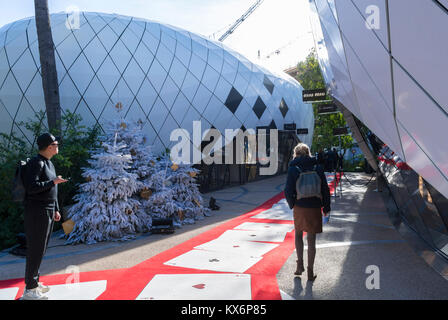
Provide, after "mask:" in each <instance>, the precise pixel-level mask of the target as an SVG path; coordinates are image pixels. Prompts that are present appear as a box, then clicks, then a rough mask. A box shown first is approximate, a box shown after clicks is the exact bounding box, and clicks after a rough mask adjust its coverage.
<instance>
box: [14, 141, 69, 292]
mask: <svg viewBox="0 0 448 320" xmlns="http://www.w3.org/2000/svg"><path fill="white" fill-rule="evenodd" d="M37 145H38V147H39V153H38V154H37V155H36V156H35V157H34V158H32V159H31V160H30V161H29V162H28V164H27V165H26V170H25V179H24V180H25V187H26V197H25V219H24V222H25V235H26V243H27V254H26V266H25V284H26V288H25V291H24V293H23V296H22V299H23V300H45V299H48V297H47V296H46V295H45V293H47V292H48V291H49V287H48V286H45V285H43V284H42V283H41V282H39V268H40V265H41V262H42V258H43V256H44V255H45V251H46V249H47V247H48V242H49V240H50V235H51V232H52V229H53V224H54V221H59V220H60V219H61V215H60V213H59V205H58V187H57V185H58V184H59V183H63V182H66V181H67V180H65V179H62V178H61V176H56V172H55V169H54V166H53V163H52V162H51V160H50V159H51V158H52V157H53V156H54V155H56V154H58V152H59V149H58V147H59V144H58V141H57V140H56V138H55V137H54V136H53V135H52V134H49V133H45V134H42V135H41V136H39V137H38V138H37Z"/></svg>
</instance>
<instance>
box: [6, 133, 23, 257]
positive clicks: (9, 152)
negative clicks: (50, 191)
mask: <svg viewBox="0 0 448 320" xmlns="http://www.w3.org/2000/svg"><path fill="white" fill-rule="evenodd" d="M30 155H31V148H30V147H29V144H27V143H26V142H25V141H23V140H22V139H19V138H18V137H16V136H15V135H11V136H9V135H6V134H4V133H0V249H2V248H7V247H10V246H12V245H14V243H15V241H16V234H17V233H19V232H23V205H22V204H21V203H16V202H13V201H12V195H11V186H12V182H13V178H14V174H15V172H16V165H17V163H18V161H19V160H21V159H25V158H27V157H30Z"/></svg>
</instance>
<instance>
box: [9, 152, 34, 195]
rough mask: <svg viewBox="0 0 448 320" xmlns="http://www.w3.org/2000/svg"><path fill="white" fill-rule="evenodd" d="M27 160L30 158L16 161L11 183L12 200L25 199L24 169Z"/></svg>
mask: <svg viewBox="0 0 448 320" xmlns="http://www.w3.org/2000/svg"><path fill="white" fill-rule="evenodd" d="M29 160H30V159H29V158H27V159H26V160H19V162H18V163H17V168H16V173H15V175H14V180H13V183H12V200H13V201H14V202H23V201H25V196H26V188H25V171H26V166H27V164H28V161H29Z"/></svg>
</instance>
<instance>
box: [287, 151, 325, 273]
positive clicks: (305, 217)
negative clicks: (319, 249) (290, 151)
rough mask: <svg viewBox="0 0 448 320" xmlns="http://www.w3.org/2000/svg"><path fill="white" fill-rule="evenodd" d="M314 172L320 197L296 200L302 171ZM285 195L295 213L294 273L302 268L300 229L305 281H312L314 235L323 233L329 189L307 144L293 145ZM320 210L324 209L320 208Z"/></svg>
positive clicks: (314, 249)
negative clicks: (305, 258)
mask: <svg viewBox="0 0 448 320" xmlns="http://www.w3.org/2000/svg"><path fill="white" fill-rule="evenodd" d="M308 171H316V172H317V174H318V176H319V178H320V193H321V197H318V196H316V197H309V198H301V199H299V200H297V191H296V183H297V180H298V179H299V177H300V175H301V174H302V173H304V172H308ZM284 193H285V198H286V201H287V202H288V205H289V207H290V208H291V209H293V212H294V229H295V232H296V235H295V245H296V252H297V269H296V272H295V273H294V274H295V275H296V276H300V275H301V274H302V272H304V271H305V268H304V264H303V232H306V234H307V242H308V266H307V274H308V280H309V281H314V280H315V279H316V277H317V276H316V275H315V274H314V259H315V256H316V234H317V233H322V215H324V216H325V217H326V216H327V215H328V214H329V212H330V210H331V208H330V189H329V188H328V183H327V179H326V177H325V173H324V170H323V168H322V167H321V166H320V165H317V161H316V158H314V157H311V153H310V149H309V147H308V146H307V145H306V144H304V143H299V144H298V145H297V146H296V147H295V148H294V159H293V160H292V161H291V162H290V163H289V168H288V174H287V178H286V186H285V190H284ZM322 209H323V210H322Z"/></svg>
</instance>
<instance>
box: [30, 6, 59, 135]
mask: <svg viewBox="0 0 448 320" xmlns="http://www.w3.org/2000/svg"><path fill="white" fill-rule="evenodd" d="M34 9H35V16H36V30H37V39H38V43H39V55H40V65H41V74H42V87H43V90H44V98H45V107H46V111H47V120H48V127H49V129H50V130H51V131H53V130H54V129H56V130H57V134H60V133H61V106H60V103H59V87H58V74H57V71H56V61H55V56H54V44H53V37H52V35H51V26H50V14H49V12H48V0H34Z"/></svg>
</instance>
